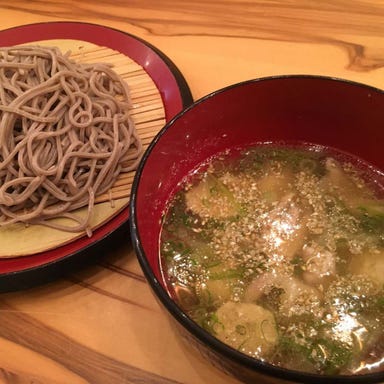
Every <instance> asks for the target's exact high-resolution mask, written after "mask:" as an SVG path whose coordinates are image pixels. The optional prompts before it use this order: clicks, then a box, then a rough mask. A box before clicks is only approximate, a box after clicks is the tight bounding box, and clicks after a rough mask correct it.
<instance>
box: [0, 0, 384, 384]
mask: <svg viewBox="0 0 384 384" xmlns="http://www.w3.org/2000/svg"><path fill="white" fill-rule="evenodd" d="M59 20H66V21H70V20H71V21H87V22H92V23H98V24H103V25H106V26H110V27H114V28H117V29H120V30H123V31H126V32H129V33H131V34H133V35H136V36H138V37H141V38H143V39H145V40H146V41H148V42H150V43H152V44H153V45H155V46H156V47H158V48H159V49H160V50H161V51H163V52H164V53H165V54H166V55H167V56H169V58H171V60H173V61H174V63H175V64H176V65H177V66H178V67H179V69H180V70H181V72H182V73H183V74H184V76H185V78H186V80H187V82H188V83H189V86H190V88H191V91H192V93H193V96H194V98H195V99H197V98H200V97H202V96H204V95H206V94H208V93H209V92H211V91H213V90H215V89H218V88H221V87H224V86H226V85H229V84H231V83H235V82H238V81H242V80H246V79H250V78H256V77H262V76H267V75H278V74H317V75H330V76H337V77H343V78H346V79H351V80H356V81H359V82H363V83H366V84H370V85H373V86H376V87H379V88H384V2H383V1H382V0H379V1H378V0H364V1H363V0H357V1H348V2H346V1H343V0H334V1H304V0H295V1H279V0H278V1H267V0H264V1H261V0H260V1H259V0H254V1H251V0H246V1H238V0H208V1H207V0H204V1H203V0H194V1H191V0H190V1H186V0H177V1H176V0H161V1H155V0H147V1H139V0H130V1H115V0H105V1H96V0H93V1H90V0H88V1H87V0H84V1H81V0H77V1H72V0H71V1H55V0H47V1H21V0H12V1H9V0H8V1H0V21H1V24H0V25H1V27H0V28H9V27H13V26H17V25H21V24H27V23H34V22H41V21H59ZM125 238H126V239H128V234H126V236H125ZM0 383H17V384H26V383H34V384H46V383H47V384H48V383H49V384H59V383H60V384H84V383H101V384H114V383H116V384H117V383H119V384H123V383H159V384H161V383H183V384H204V383H207V384H208V383H210V384H211V383H223V384H235V383H237V381H236V380H234V379H232V378H229V377H227V376H225V375H223V374H221V373H220V372H218V371H217V370H216V369H215V368H213V367H211V366H210V365H208V364H206V363H205V362H203V361H202V360H201V359H200V358H198V357H196V356H195V355H194V354H191V353H190V352H188V351H187V350H186V348H185V346H184V345H182V344H181V342H180V340H179V338H178V336H177V335H176V334H175V333H174V332H173V329H172V327H171V324H170V323H169V321H168V319H167V316H166V315H165V314H164V313H163V311H162V310H161V308H160V307H159V305H158V304H157V302H156V301H155V299H154V298H153V296H152V294H151V292H150V290H149V288H148V286H147V284H146V282H145V280H144V278H143V275H142V272H141V270H140V267H139V266H138V263H137V261H136V258H135V255H134V253H133V251H132V247H131V245H130V244H129V241H128V240H127V241H123V242H121V243H118V244H116V245H115V246H114V247H113V249H110V250H109V251H108V252H105V253H103V254H102V255H100V258H97V259H95V260H93V262H92V263H91V264H90V265H88V266H86V267H84V268H82V269H81V270H77V271H72V272H70V273H69V274H67V275H66V276H64V277H63V278H61V279H60V280H57V281H55V282H53V283H50V284H48V285H44V286H41V287H37V288H33V289H30V290H26V291H19V292H14V293H6V294H4V293H3V294H1V295H0Z"/></svg>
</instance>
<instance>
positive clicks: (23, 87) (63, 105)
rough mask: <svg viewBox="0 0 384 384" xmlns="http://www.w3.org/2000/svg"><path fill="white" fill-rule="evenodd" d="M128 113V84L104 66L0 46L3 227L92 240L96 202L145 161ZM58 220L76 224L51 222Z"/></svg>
mask: <svg viewBox="0 0 384 384" xmlns="http://www.w3.org/2000/svg"><path fill="white" fill-rule="evenodd" d="M129 108H130V103H129V94H128V89H127V85H126V84H125V83H124V81H123V80H122V79H121V78H120V77H119V76H118V75H117V74H116V73H115V72H114V71H113V70H112V69H111V68H110V66H108V65H106V64H84V63H82V64H80V63H76V62H74V61H72V60H71V59H69V57H68V55H63V54H62V53H61V52H60V51H59V49H57V48H46V47H39V46H24V47H22V46H20V47H11V48H0V226H4V225H9V224H12V223H16V222H23V223H27V224H43V225H47V226H50V227H53V228H57V229H61V230H66V231H71V232H79V231H83V230H86V231H87V232H88V234H89V235H90V229H89V228H88V222H89V219H90V217H91V215H92V210H93V208H94V199H95V196H97V195H99V194H102V193H105V192H107V191H108V190H109V189H110V188H111V186H112V185H113V183H114V181H115V180H116V178H117V176H118V175H119V174H120V173H121V172H128V171H130V170H133V169H135V168H136V166H137V164H138V161H139V158H140V154H141V151H142V146H141V143H140V140H139V138H138V136H137V133H136V131H135V128H134V125H133V123H132V121H131V119H130V117H129ZM84 206H87V207H88V209H87V212H88V213H87V215H86V217H85V218H81V217H78V216H77V215H76V213H74V212H73V211H74V210H76V209H78V208H80V207H84ZM58 217H65V218H68V219H70V220H71V222H72V220H73V221H74V225H63V224H58V223H57V222H55V221H51V220H50V219H52V218H58Z"/></svg>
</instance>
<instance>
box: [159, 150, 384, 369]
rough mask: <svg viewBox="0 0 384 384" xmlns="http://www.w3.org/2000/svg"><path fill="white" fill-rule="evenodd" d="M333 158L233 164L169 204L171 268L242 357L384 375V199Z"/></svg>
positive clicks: (198, 180)
mask: <svg viewBox="0 0 384 384" xmlns="http://www.w3.org/2000/svg"><path fill="white" fill-rule="evenodd" d="M365 180H366V177H364V178H363V177H362V174H361V171H359V170H358V169H357V168H356V167H355V166H354V165H353V164H352V162H347V161H345V159H344V160H343V161H338V160H337V158H336V156H334V155H332V154H331V152H327V151H320V152H319V151H313V150H309V149H308V150H307V149H292V148H276V147H270V146H259V147H255V148H252V149H249V150H247V151H244V152H243V153H242V154H241V155H240V156H238V157H236V158H232V159H231V158H230V157H229V156H227V157H226V156H222V157H221V158H218V159H216V160H214V161H212V163H211V164H209V166H208V167H206V169H205V170H204V171H201V172H200V173H198V174H197V175H195V176H194V177H193V179H192V180H189V182H188V183H185V185H184V187H183V189H182V190H181V191H180V192H179V193H177V194H176V196H175V197H174V199H173V200H172V201H171V203H170V205H169V209H168V210H167V212H166V215H165V217H164V222H163V228H162V233H161V258H162V263H163V266H164V270H165V271H166V275H167V279H168V282H169V286H170V288H171V290H172V291H173V292H174V294H175V297H176V300H177V301H178V303H179V305H180V306H181V307H182V308H183V309H184V310H185V311H186V312H187V313H188V315H189V316H190V317H191V318H192V319H194V320H195V321H196V322H197V323H198V324H200V325H201V326H202V327H204V328H205V329H206V330H207V331H209V332H210V333H212V334H213V335H215V336H216V337H217V338H218V339H220V340H222V341H223V342H225V343H227V344H228V345H230V346H231V347H233V348H235V349H237V350H239V351H241V352H243V353H245V354H247V355H250V356H252V357H255V358H258V359H262V360H265V361H267V362H269V363H272V364H275V365H277V366H281V367H286V368H289V369H295V370H301V371H306V372H312V373H320V374H361V373H367V372H372V371H378V370H382V369H383V367H384V232H383V230H384V201H383V200H381V199H380V198H378V197H376V195H375V193H374V191H373V189H372V188H371V186H370V184H369V183H368V182H366V181H365Z"/></svg>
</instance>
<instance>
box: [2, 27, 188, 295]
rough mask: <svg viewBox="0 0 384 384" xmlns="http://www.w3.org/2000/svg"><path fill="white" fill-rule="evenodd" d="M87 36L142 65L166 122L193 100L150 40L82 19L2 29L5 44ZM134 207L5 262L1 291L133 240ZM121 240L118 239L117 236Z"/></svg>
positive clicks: (33, 281) (43, 277) (50, 275)
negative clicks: (74, 237)
mask: <svg viewBox="0 0 384 384" xmlns="http://www.w3.org/2000/svg"><path fill="white" fill-rule="evenodd" d="M54 39H71V40H82V41H86V42H89V43H93V44H97V45H100V46H104V47H107V48H111V49H114V50H116V51H118V52H120V53H122V54H124V55H126V56H128V57H129V58H130V59H132V60H134V61H135V62H136V63H137V64H139V65H141V66H142V67H143V69H144V70H145V71H146V72H147V74H148V75H149V76H150V77H151V79H152V80H153V82H154V83H155V85H156V87H157V88H158V90H159V93H160V95H161V98H162V101H163V104H164V109H165V117H166V121H169V120H171V118H172V117H173V116H175V115H176V114H177V113H178V112H180V111H181V110H182V109H183V108H185V107H187V106H188V105H189V104H191V103H192V101H193V100H192V95H191V92H190V90H189V87H188V85H187V83H186V81H185V79H184V77H183V75H182V74H181V72H180V71H179V70H178V68H177V67H176V66H175V64H174V63H173V62H172V61H171V60H170V59H169V58H168V57H167V56H165V55H164V54H163V53H162V52H160V51H159V50H158V49H157V48H155V47H153V46H152V45H150V44H149V43H147V42H145V41H144V40H142V39H140V38H137V37H135V36H133V35H130V34H127V33H125V32H122V31H119V30H116V29H111V28H108V27H105V26H101V25H96V24H89V23H78V22H47V23H37V24H29V25H23V26H20V27H15V28H10V29H6V30H3V31H0V46H12V45H17V44H25V43H33V42H36V41H41V40H54ZM128 218H129V213H128V209H124V210H123V211H122V212H121V213H119V214H118V215H117V216H115V217H114V218H112V219H111V220H109V221H108V222H107V223H106V224H104V225H103V226H101V227H100V228H98V229H97V230H95V231H94V233H93V236H92V237H91V238H88V237H86V236H85V237H82V238H79V239H78V240H75V241H73V242H71V243H69V244H66V245H64V246H61V247H58V248H55V249H54V250H51V251H47V252H42V253H37V254H34V255H30V256H25V257H18V258H10V259H2V260H0V291H3V292H4V291H11V290H15V289H22V288H26V287H29V286H31V285H35V284H38V283H42V282H45V281H48V280H51V279H53V278H55V277H56V276H58V275H59V274H62V273H64V272H65V271H67V270H69V269H70V268H73V267H74V266H75V265H77V264H78V263H80V262H82V261H84V260H85V259H87V258H89V256H90V255H92V254H94V253H95V252H96V253H97V254H100V253H102V252H103V251H102V249H103V246H105V245H106V244H107V243H110V241H112V239H114V238H115V237H116V236H123V237H124V238H126V239H128V238H129V234H128V232H127V231H128V227H127V222H128ZM115 240H116V239H115Z"/></svg>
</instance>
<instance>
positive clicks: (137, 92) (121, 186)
mask: <svg viewBox="0 0 384 384" xmlns="http://www.w3.org/2000/svg"><path fill="white" fill-rule="evenodd" d="M71 58H73V59H74V60H76V61H78V62H86V63H95V62H103V63H108V64H112V65H113V70H114V71H115V72H116V73H117V74H119V75H120V76H121V77H122V78H123V79H124V80H125V81H126V82H127V84H128V87H129V90H130V97H131V102H132V110H131V117H132V120H133V122H134V124H135V127H136V130H137V132H138V135H139V137H140V139H141V142H142V144H143V150H144V151H145V149H146V148H147V147H148V145H149V144H150V142H151V141H152V139H153V138H154V136H155V135H156V134H157V133H158V132H159V131H160V129H161V128H162V127H163V126H164V124H165V109H164V105H163V102H162V99H161V96H160V92H159V90H158V89H157V87H156V85H155V83H154V82H153V80H152V79H151V77H150V76H149V75H148V74H147V72H146V71H145V70H144V69H143V68H142V67H141V66H140V65H139V64H137V63H136V62H134V61H133V60H132V59H130V58H129V57H127V56H125V55H123V54H122V53H120V52H117V51H114V50H112V49H110V48H106V47H99V46H96V45H93V44H89V43H85V44H82V45H81V46H80V48H78V49H76V50H75V51H74V52H73V53H72V54H71ZM134 175H135V172H134V171H132V172H126V173H122V174H120V176H119V178H118V179H117V181H116V182H115V184H114V185H113V187H112V188H111V190H110V191H109V192H107V193H104V194H103V195H100V196H98V197H97V198H96V202H97V203H100V202H105V201H111V200H115V199H120V198H126V197H129V196H130V191H131V187H132V182H133V178H134Z"/></svg>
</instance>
